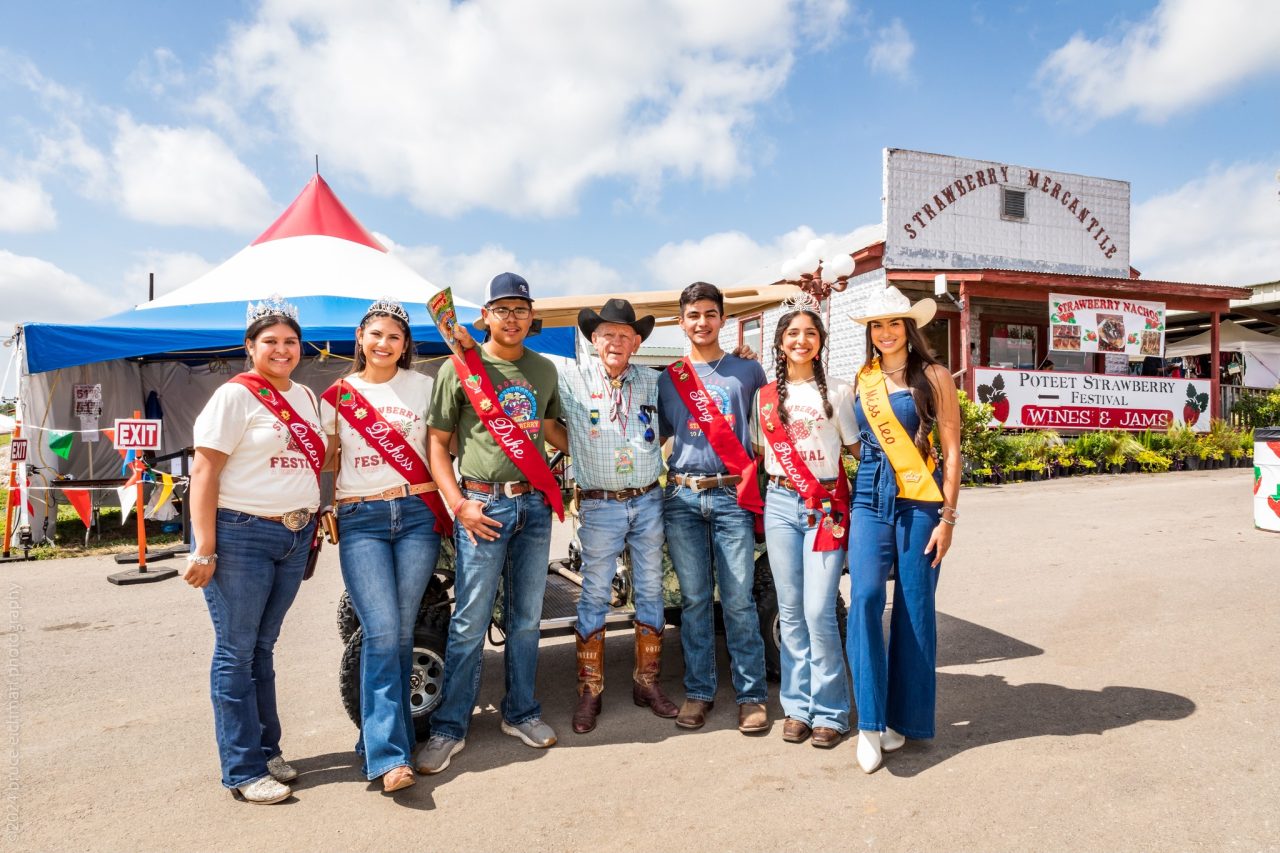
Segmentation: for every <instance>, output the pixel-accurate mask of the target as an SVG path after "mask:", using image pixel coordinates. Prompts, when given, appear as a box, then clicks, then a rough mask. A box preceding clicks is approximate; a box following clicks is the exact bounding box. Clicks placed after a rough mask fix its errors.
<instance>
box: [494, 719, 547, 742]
mask: <svg viewBox="0 0 1280 853" xmlns="http://www.w3.org/2000/svg"><path fill="white" fill-rule="evenodd" d="M502 733H503V734H505V735H511V736H512V737H518V738H520V740H522V741H524V742H525V744H526V745H527V746H531V747H533V748H534V749H546V748H547V747H549V746H554V745H555V742H556V730H555V729H553V728H551V726H548V725H547V724H546V723H544V722H542V720H541V719H540V718H538V717H534V718H533V719H532V720H525V721H524V722H523V723H520V724H519V725H514V726H513V725H512V724H511V723H508V722H507V721H506V720H503V721H502Z"/></svg>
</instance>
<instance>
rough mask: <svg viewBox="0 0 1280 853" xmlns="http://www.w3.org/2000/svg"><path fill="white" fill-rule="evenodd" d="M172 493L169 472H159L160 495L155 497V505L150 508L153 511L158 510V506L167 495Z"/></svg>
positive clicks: (164, 500) (171, 479)
mask: <svg viewBox="0 0 1280 853" xmlns="http://www.w3.org/2000/svg"><path fill="white" fill-rule="evenodd" d="M172 494H173V477H172V476H171V475H169V474H163V473H162V474H160V497H158V498H157V499H156V503H155V506H153V507H152V508H151V511H152V512H153V513H155V512H159V511H160V507H162V506H164V505H165V502H166V501H168V500H169V497H170V496H171V495H172Z"/></svg>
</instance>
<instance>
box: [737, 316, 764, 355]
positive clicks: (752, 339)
mask: <svg viewBox="0 0 1280 853" xmlns="http://www.w3.org/2000/svg"><path fill="white" fill-rule="evenodd" d="M742 344H746V345H747V346H749V347H751V349H752V350H754V351H755V354H756V361H763V360H764V315H763V314H754V315H752V316H750V317H743V318H742V319H741V320H739V321H738V345H739V346H741V345H742Z"/></svg>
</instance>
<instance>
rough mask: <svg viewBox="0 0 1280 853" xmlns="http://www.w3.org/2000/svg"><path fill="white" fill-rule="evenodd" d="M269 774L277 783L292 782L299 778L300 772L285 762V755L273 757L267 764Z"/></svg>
mask: <svg viewBox="0 0 1280 853" xmlns="http://www.w3.org/2000/svg"><path fill="white" fill-rule="evenodd" d="M267 772H268V773H270V774H271V778H273V779H275V780H276V781H277V782H292V781H293V780H294V779H297V778H298V771H297V770H294V769H293V768H292V767H290V766H289V765H288V763H286V762H285V760H284V756H283V755H276V756H273V757H272V759H271V760H270V761H268V762H267Z"/></svg>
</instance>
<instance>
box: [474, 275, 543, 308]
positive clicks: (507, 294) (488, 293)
mask: <svg viewBox="0 0 1280 853" xmlns="http://www.w3.org/2000/svg"><path fill="white" fill-rule="evenodd" d="M499 299H527V300H529V302H530V304H532V303H533V297H532V296H530V295H529V282H527V281H525V280H524V278H523V277H521V276H518V275H516V274H515V273H513V272H504V273H499V274H498V275H495V276H494V277H493V280H492V281H490V282H489V286H488V287H487V288H485V291H484V304H485V305H492V304H493V303H494V302H497V301H498V300H499Z"/></svg>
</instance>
